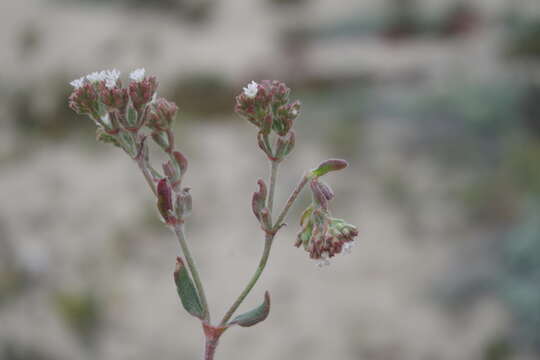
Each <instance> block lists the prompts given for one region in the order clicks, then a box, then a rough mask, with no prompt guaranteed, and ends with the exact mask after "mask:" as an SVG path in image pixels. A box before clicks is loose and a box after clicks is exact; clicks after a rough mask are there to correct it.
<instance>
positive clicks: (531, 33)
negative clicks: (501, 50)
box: [505, 14, 540, 59]
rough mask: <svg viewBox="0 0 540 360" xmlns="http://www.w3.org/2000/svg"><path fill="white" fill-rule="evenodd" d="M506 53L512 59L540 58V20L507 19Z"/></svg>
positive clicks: (534, 18)
mask: <svg viewBox="0 0 540 360" xmlns="http://www.w3.org/2000/svg"><path fill="white" fill-rule="evenodd" d="M506 26H507V35H506V44H505V53H506V54H507V55H508V56H511V57H525V58H533V59H538V57H540V18H538V17H528V16H519V15H516V14H513V15H510V16H508V17H507V19H506Z"/></svg>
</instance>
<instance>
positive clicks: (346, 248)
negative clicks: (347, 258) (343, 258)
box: [343, 241, 354, 254]
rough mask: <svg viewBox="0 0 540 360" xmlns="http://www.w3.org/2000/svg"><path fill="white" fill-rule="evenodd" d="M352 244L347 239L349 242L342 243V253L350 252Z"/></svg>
mask: <svg viewBox="0 0 540 360" xmlns="http://www.w3.org/2000/svg"><path fill="white" fill-rule="evenodd" d="M353 246H354V244H353V242H352V241H349V242H346V243H345V244H344V245H343V253H344V254H350V253H351V252H352V248H353Z"/></svg>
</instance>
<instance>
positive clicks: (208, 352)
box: [204, 337, 218, 360]
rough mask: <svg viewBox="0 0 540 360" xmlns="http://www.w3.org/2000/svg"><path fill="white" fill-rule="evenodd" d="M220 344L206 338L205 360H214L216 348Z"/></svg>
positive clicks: (216, 340)
mask: <svg viewBox="0 0 540 360" xmlns="http://www.w3.org/2000/svg"><path fill="white" fill-rule="evenodd" d="M217 344H218V339H212V338H208V337H207V338H206V342H205V345H204V360H214V354H215V353H216V348H217Z"/></svg>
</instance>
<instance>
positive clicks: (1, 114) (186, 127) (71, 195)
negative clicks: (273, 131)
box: [0, 0, 540, 360]
mask: <svg viewBox="0 0 540 360" xmlns="http://www.w3.org/2000/svg"><path fill="white" fill-rule="evenodd" d="M0 49H1V50H0V65H1V66H0V119H1V121H0V189H1V190H0V359H1V360H63V359H70V360H79V359H82V360H90V359H102V360H109V359H110V360H113V359H114V360H123V359H126V360H127V359H130V360H131V359H134V360H137V359H141V360H142V359H148V358H152V359H156V360H157V359H160V360H161V359H163V360H166V359H199V358H201V355H200V354H201V349H202V341H203V340H202V336H201V331H200V328H199V324H198V322H197V321H195V320H193V319H192V318H191V317H189V316H188V315H187V314H186V313H185V312H184V311H183V309H182V308H181V306H180V304H179V300H178V298H177V296H176V292H175V288H174V284H173V281H172V271H173V268H174V259H175V256H176V254H177V253H178V252H179V247H178V245H177V243H176V240H175V239H174V237H173V235H172V234H171V233H169V231H168V230H167V229H165V228H164V227H163V226H162V225H161V224H160V222H159V220H158V216H157V213H156V211H155V210H154V200H153V198H152V196H151V194H150V193H149V192H148V191H147V188H146V186H145V183H144V180H143V179H142V177H141V176H140V175H139V173H138V171H137V169H136V167H135V166H134V164H132V163H131V162H130V161H129V159H128V158H127V157H126V156H125V155H124V154H122V153H120V151H118V149H116V148H114V147H112V146H107V145H104V144H101V143H96V142H95V139H94V125H93V124H92V123H91V122H90V121H89V120H88V119H87V118H82V117H79V116H77V115H75V114H74V113H73V112H71V111H70V110H69V109H68V108H67V96H68V95H69V93H70V91H71V87H70V86H69V84H68V82H69V81H70V80H72V79H74V78H76V77H79V76H81V75H83V74H87V73H89V72H92V71H96V70H101V69H105V68H113V67H114V68H118V69H120V70H121V71H123V73H124V76H126V75H125V74H126V73H128V72H129V71H131V70H133V69H135V68H138V67H145V68H146V69H147V72H148V73H150V74H154V75H157V76H158V79H159V80H160V83H161V85H160V90H159V92H160V94H161V95H162V96H165V97H167V98H169V99H172V100H174V101H176V102H177V104H178V106H179V107H180V109H181V113H180V116H179V120H178V122H177V126H176V129H175V131H176V133H177V136H178V139H179V143H180V148H181V149H182V151H183V152H184V153H186V154H187V155H188V156H189V158H190V169H189V172H188V175H187V178H186V180H185V181H186V185H188V186H192V188H193V189H192V194H193V197H194V215H193V217H192V219H191V221H190V222H189V224H188V236H189V240H190V242H191V245H192V250H193V252H194V254H195V256H196V258H197V260H198V264H199V266H200V272H201V275H202V277H203V279H204V280H205V284H206V288H207V291H208V296H209V301H210V305H211V308H212V309H213V314H214V318H217V317H220V316H221V315H222V314H223V312H224V311H225V310H226V309H227V307H228V306H229V305H230V304H231V302H232V301H233V299H234V298H235V297H236V296H237V294H238V293H239V292H240V291H241V289H242V288H243V286H244V285H245V283H246V281H247V280H248V278H249V277H250V276H251V274H252V272H253V271H254V269H255V266H256V263H257V262H258V257H259V254H260V253H261V251H262V247H263V239H262V237H261V234H260V230H259V228H258V226H257V223H256V220H255V219H254V218H253V216H252V213H251V210H250V200H251V194H252V191H254V190H255V188H256V186H255V182H256V180H257V178H259V177H266V176H267V165H266V163H265V161H264V157H263V154H262V153H261V152H259V151H256V148H257V147H256V146H257V145H256V139H255V128H254V127H252V126H251V125H250V124H248V123H247V122H246V121H243V120H241V119H240V118H239V117H238V116H236V115H234V114H233V96H234V95H235V94H236V93H238V92H239V91H240V89H241V86H242V85H244V84H245V83H247V82H248V81H250V80H260V79H280V80H283V81H285V82H286V83H287V84H288V85H289V86H290V87H291V88H292V89H293V95H292V98H293V99H299V100H301V101H302V103H303V111H302V115H301V117H300V118H299V120H298V122H297V125H296V127H297V134H298V137H297V139H298V140H297V146H296V149H295V150H294V152H293V154H292V156H291V157H290V159H289V160H288V161H287V162H286V163H285V164H284V165H283V166H282V168H281V173H280V175H279V187H278V191H277V204H278V206H282V205H281V204H282V203H283V201H284V200H285V199H286V198H287V196H288V194H289V192H290V191H291V190H292V188H293V187H294V185H295V184H296V182H297V181H298V179H299V177H300V176H301V174H302V172H303V171H304V170H307V169H310V168H313V167H314V166H316V165H317V164H318V163H319V162H320V161H321V160H323V159H326V158H330V157H343V158H346V159H348V160H349V161H350V163H351V166H350V168H349V169H347V170H346V171H345V172H342V173H340V174H336V175H334V174H331V175H328V176H327V179H326V180H327V181H328V182H329V183H330V184H331V185H332V186H333V187H334V189H335V190H336V199H335V201H334V202H333V212H334V214H335V215H336V216H337V217H343V218H345V219H346V220H348V221H349V222H351V223H354V224H356V225H357V226H358V227H359V230H360V236H359V238H358V240H357V241H356V247H355V248H354V250H353V253H352V254H351V255H348V256H339V257H338V258H335V261H333V262H332V264H331V266H330V267H326V268H322V269H320V268H317V267H316V265H315V263H314V262H313V261H311V260H310V259H309V258H308V256H307V253H305V252H303V251H302V250H299V249H296V248H294V247H293V246H292V244H293V242H294V239H295V236H296V232H297V231H298V229H299V226H298V223H297V219H298V215H299V213H300V211H301V210H302V207H303V206H304V205H305V204H306V203H307V202H308V201H309V199H308V197H307V196H304V197H303V198H302V199H301V201H300V203H299V204H297V205H296V206H295V207H294V209H293V211H292V214H291V215H292V216H290V218H289V226H288V227H287V228H286V229H284V230H283V231H282V232H281V233H280V235H279V237H278V239H277V240H276V243H275V247H274V249H273V253H272V255H271V259H270V263H269V267H268V269H267V272H266V273H265V274H264V275H263V277H262V279H261V281H260V282H259V283H258V285H257V286H256V288H255V289H254V291H253V292H252V294H251V295H250V297H248V300H247V301H246V303H245V304H244V305H243V306H242V307H241V310H244V311H245V310H248V309H250V308H251V307H252V306H255V305H256V304H258V303H260V302H261V301H262V297H263V292H264V291H265V290H266V289H268V290H270V292H271V294H272V300H273V304H272V306H273V307H272V310H271V313H270V316H269V318H268V319H267V321H265V322H264V323H262V324H260V325H258V326H256V327H254V328H252V329H249V330H247V329H241V328H239V329H233V330H232V331H230V332H227V334H226V335H225V336H224V337H223V338H222V340H221V344H220V348H219V349H218V356H217V357H218V358H219V359H238V360H242V359H258V360H267V359H268V360H270V359H276V358H279V359H311V360H319V359H321V360H322V359H329V358H331V359H339V360H341V359H343V360H348V359H358V360H394V359H395V360H461V359H466V360H468V359H471V360H477V359H478V360H506V359H520V360H529V359H531V360H532V359H539V358H540V3H539V2H538V0H477V1H473V0H469V1H451V0H416V1H415V0H384V1H383V0H356V1H354V0H333V1H323V0H259V1H250V0H228V1H218V0H146V1H145V0H122V1H107V0H21V1H15V0H4V1H2V2H0Z"/></svg>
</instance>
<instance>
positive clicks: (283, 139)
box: [235, 80, 300, 161]
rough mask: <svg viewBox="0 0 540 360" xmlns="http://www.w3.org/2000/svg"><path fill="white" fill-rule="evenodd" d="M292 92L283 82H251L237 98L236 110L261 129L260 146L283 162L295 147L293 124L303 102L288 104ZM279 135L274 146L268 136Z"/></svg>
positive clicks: (271, 157) (272, 156) (275, 158)
mask: <svg viewBox="0 0 540 360" xmlns="http://www.w3.org/2000/svg"><path fill="white" fill-rule="evenodd" d="M290 91H291V90H290V89H289V88H288V87H287V86H286V85H285V84H284V83H283V82H281V81H277V80H273V81H271V80H263V81H261V82H260V83H259V84H258V83H256V82H255V81H252V82H250V83H249V84H248V85H247V86H246V87H244V88H243V91H242V92H241V93H240V94H239V95H238V96H237V97H236V106H235V111H236V112H237V113H238V114H239V115H241V116H243V117H244V118H246V119H247V120H248V121H249V122H251V123H252V124H253V125H255V126H256V127H257V128H258V129H259V133H258V135H257V139H258V143H259V147H260V148H261V149H262V150H263V151H264V152H265V153H266V155H267V156H268V158H269V159H270V160H272V161H282V160H283V159H284V158H285V157H286V156H287V155H288V154H289V153H290V152H291V151H292V149H293V148H294V144H295V133H294V130H293V129H292V126H293V124H294V121H295V120H296V118H297V117H298V115H299V114H300V102H299V101H294V102H289V94H290ZM272 132H273V133H274V134H275V135H276V139H275V141H274V143H273V144H272V141H271V140H270V138H269V136H270V134H271V133H272Z"/></svg>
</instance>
